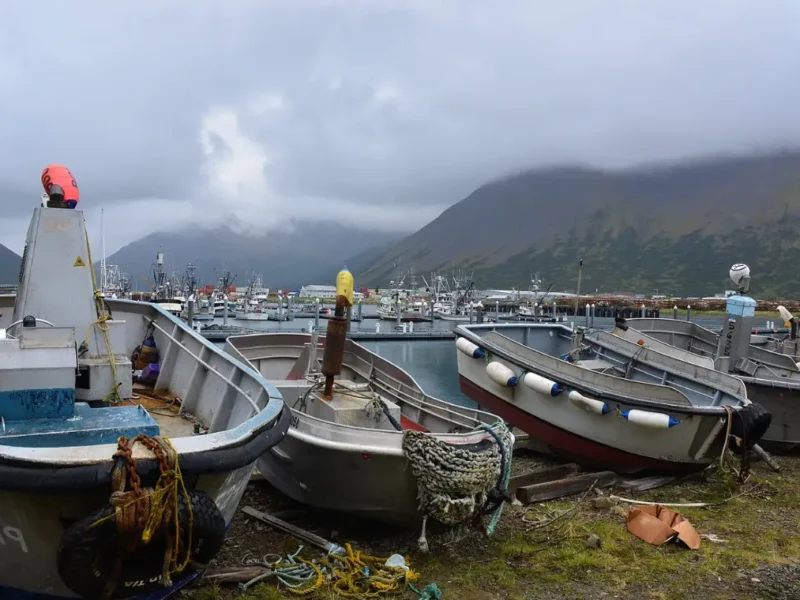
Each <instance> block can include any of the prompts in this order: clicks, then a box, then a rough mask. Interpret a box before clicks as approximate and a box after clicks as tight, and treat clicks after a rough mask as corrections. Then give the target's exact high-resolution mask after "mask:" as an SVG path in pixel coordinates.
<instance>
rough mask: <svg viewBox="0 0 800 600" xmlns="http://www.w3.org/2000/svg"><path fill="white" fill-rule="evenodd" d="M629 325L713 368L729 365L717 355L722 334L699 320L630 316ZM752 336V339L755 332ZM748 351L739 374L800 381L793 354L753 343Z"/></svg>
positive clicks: (737, 369) (736, 367)
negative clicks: (701, 360)
mask: <svg viewBox="0 0 800 600" xmlns="http://www.w3.org/2000/svg"><path fill="white" fill-rule="evenodd" d="M627 325H628V326H629V327H630V328H632V329H634V330H636V331H638V332H640V333H642V334H644V335H645V336H647V337H648V338H651V339H652V340H656V341H657V342H660V343H663V344H668V345H669V346H672V347H675V348H677V349H680V350H686V351H688V352H690V353H691V354H693V355H697V356H699V357H703V359H704V360H705V361H706V362H704V363H703V364H704V365H706V366H707V365H709V364H710V365H711V368H717V369H720V370H722V369H727V368H728V367H729V365H728V363H727V362H726V360H725V359H720V358H718V353H719V340H720V336H719V335H718V334H716V333H714V332H713V331H710V330H708V329H705V328H704V327H701V326H699V325H697V324H696V323H691V322H689V321H680V320H673V319H629V320H628V321H627ZM750 337H751V339H752V337H753V336H750ZM649 343H651V344H652V342H649ZM662 351H663V350H662ZM746 352H747V354H746V356H745V357H742V358H743V359H746V360H740V361H736V363H735V364H734V365H733V370H734V371H735V372H736V373H737V375H739V376H744V377H754V378H758V379H777V380H781V381H786V380H794V381H800V368H798V366H797V363H796V362H795V359H794V357H793V356H789V355H787V354H782V353H780V352H775V351H772V350H770V349H769V348H768V347H762V346H761V345H758V346H757V345H753V344H752V343H751V344H749V345H748V346H747V348H746Z"/></svg>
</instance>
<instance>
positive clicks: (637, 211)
mask: <svg viewBox="0 0 800 600" xmlns="http://www.w3.org/2000/svg"><path fill="white" fill-rule="evenodd" d="M798 232H800V152H795V151H791V152H789V151H787V152H780V153H771V154H763V155H758V156H744V157H742V156H738V157H714V158H709V159H705V160H698V161H692V162H683V163H673V164H664V165H656V166H650V167H647V168H635V169H628V170H620V171H607V170H597V169H589V168H584V167H558V168H548V169H537V170H531V171H527V172H523V173H519V174H516V175H514V176H511V177H507V178H505V179H502V180H498V181H494V182H491V183H488V184H486V185H484V186H482V187H480V188H478V189H477V190H475V191H474V192H473V193H472V194H470V195H469V196H468V197H467V198H465V199H464V200H462V201H461V202H458V203H457V204H455V205H453V206H452V207H450V208H449V209H448V210H446V211H444V212H443V213H442V214H441V215H440V216H439V217H438V218H437V219H435V220H434V221H432V222H431V223H429V224H428V225H426V226H425V227H423V228H422V229H420V230H419V231H417V232H416V233H414V234H412V235H410V236H408V237H406V238H405V239H402V240H400V241H399V242H397V243H396V244H392V245H390V246H388V247H386V248H384V249H383V250H382V251H380V252H377V253H375V254H374V255H373V256H372V257H371V258H370V259H369V260H368V261H367V263H366V264H364V265H363V267H361V268H360V269H359V270H358V271H357V272H356V277H357V279H358V280H359V281H360V282H362V283H364V284H369V285H385V284H386V283H387V282H388V280H389V279H391V278H392V277H393V276H394V275H395V274H396V270H397V266H399V267H402V269H403V270H407V269H409V268H411V267H413V268H414V269H415V270H416V272H417V273H421V274H426V273H427V272H429V271H433V270H449V269H451V268H455V267H459V268H466V269H468V270H473V271H474V279H475V281H476V286H477V287H479V288H480V287H503V288H511V287H512V286H516V287H518V288H522V289H526V288H527V287H528V282H529V280H530V276H531V274H532V273H534V272H538V273H539V274H540V275H541V276H542V278H543V279H544V281H545V285H549V284H551V283H553V284H554V288H553V289H554V290H556V291H574V290H575V286H576V280H577V265H578V261H579V260H580V259H583V261H584V263H583V265H584V266H583V277H582V288H581V289H582V290H583V291H587V290H592V291H594V290H595V289H598V290H599V291H600V292H612V291H617V290H631V291H636V292H641V293H646V294H650V293H653V290H654V289H658V290H659V293H663V294H667V293H671V294H675V295H683V296H691V295H697V296H700V295H708V294H712V293H715V292H721V291H722V290H723V289H728V288H730V287H731V283H730V282H729V281H728V277H727V274H728V269H729V268H730V266H731V265H732V264H734V263H737V262H744V263H746V264H748V265H749V266H750V268H751V271H752V273H753V276H752V277H753V278H752V289H753V293H754V294H755V295H757V296H759V297H764V298H767V297H787V296H797V295H798V292H800V289H799V287H798V284H797V283H796V281H795V279H794V277H795V276H796V273H797V266H798V265H799V264H800V235H798Z"/></svg>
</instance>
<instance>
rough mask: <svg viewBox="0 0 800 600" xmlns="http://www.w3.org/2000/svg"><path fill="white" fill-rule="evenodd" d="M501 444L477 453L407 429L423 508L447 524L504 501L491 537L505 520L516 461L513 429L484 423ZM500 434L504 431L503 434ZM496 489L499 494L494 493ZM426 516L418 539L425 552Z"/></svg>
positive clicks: (407, 450) (409, 457) (405, 449)
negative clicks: (502, 514) (503, 514)
mask: <svg viewBox="0 0 800 600" xmlns="http://www.w3.org/2000/svg"><path fill="white" fill-rule="evenodd" d="M477 429H479V430H484V429H485V430H487V431H489V432H490V434H491V435H492V437H494V439H495V441H496V444H493V445H492V447H491V448H490V449H489V450H487V451H485V452H472V451H470V450H465V449H463V448H459V447H457V446H454V445H451V444H447V443H445V442H443V441H440V440H438V439H436V438H435V437H434V436H432V435H430V434H427V433H423V432H419V431H413V430H406V431H404V432H403V453H404V454H405V456H406V459H407V460H408V461H409V463H410V464H411V471H412V473H413V474H414V476H415V477H416V479H417V489H418V498H419V501H420V504H419V509H420V510H421V511H422V512H423V514H424V516H425V517H428V516H430V517H433V518H434V519H436V520H437V521H439V522H440V523H443V524H445V525H456V524H459V523H464V522H465V521H467V520H469V519H470V517H473V516H477V515H479V514H480V513H481V511H482V509H484V508H485V507H486V506H488V505H489V504H492V503H494V502H498V501H499V502H500V506H499V507H498V509H497V510H496V512H495V515H494V516H493V517H492V521H491V522H490V524H489V528H487V534H489V535H491V533H492V532H493V531H494V528H495V526H496V525H497V521H498V520H499V518H500V508H502V499H507V497H508V493H507V489H508V478H509V476H510V469H511V464H510V463H511V461H510V456H511V452H510V448H511V432H510V431H509V430H508V428H507V427H506V426H505V425H504V424H503V423H497V424H495V425H493V426H492V427H489V426H486V425H481V426H480V427H478V428H477ZM498 432H499V433H498ZM493 490H497V491H498V492H499V494H493V493H492V491H493ZM426 520H427V519H426V518H423V532H422V535H421V536H420V539H419V545H420V549H421V550H423V551H425V549H426V548H427V540H426V539H425V524H426Z"/></svg>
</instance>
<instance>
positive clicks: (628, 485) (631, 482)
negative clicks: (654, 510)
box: [619, 475, 679, 492]
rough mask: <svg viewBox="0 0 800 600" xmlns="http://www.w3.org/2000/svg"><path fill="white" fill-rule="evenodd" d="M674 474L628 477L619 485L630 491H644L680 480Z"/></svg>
mask: <svg viewBox="0 0 800 600" xmlns="http://www.w3.org/2000/svg"><path fill="white" fill-rule="evenodd" d="M678 479H679V478H678V477H675V476H674V475H659V476H655V477H642V478H641V479H627V480H625V481H622V482H620V484H619V487H620V488H622V489H623V490H626V491H629V492H644V491H647V490H654V489H656V488H659V487H662V486H665V485H669V484H671V483H675V482H676V481H678Z"/></svg>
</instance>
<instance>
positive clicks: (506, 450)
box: [480, 423, 513, 535]
mask: <svg viewBox="0 0 800 600" xmlns="http://www.w3.org/2000/svg"><path fill="white" fill-rule="evenodd" d="M480 429H483V430H485V431H488V432H489V434H490V435H491V436H492V437H493V438H494V440H495V442H497V446H498V447H499V448H500V479H499V481H498V485H497V488H496V489H497V491H498V492H499V498H498V499H497V501H498V504H497V508H496V509H495V511H494V514H493V515H492V518H491V520H490V521H489V525H488V526H487V527H486V535H492V534H493V533H494V530H495V528H496V527H497V523H498V522H499V521H500V517H501V516H502V514H503V506H505V502H504V501H509V500H510V498H509V496H508V482H509V481H510V479H511V460H510V457H511V455H512V451H513V448H511V442H510V440H509V439H508V436H506V437H505V438H504V439H501V437H500V434H498V433H497V432H496V431H495V430H494V428H493V427H490V426H489V425H486V424H485V423H483V424H481V425H480ZM507 431H508V430H507V429H506V432H507ZM487 504H488V503H487Z"/></svg>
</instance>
